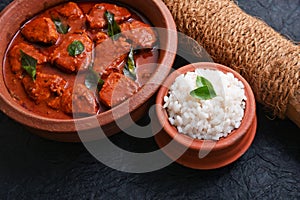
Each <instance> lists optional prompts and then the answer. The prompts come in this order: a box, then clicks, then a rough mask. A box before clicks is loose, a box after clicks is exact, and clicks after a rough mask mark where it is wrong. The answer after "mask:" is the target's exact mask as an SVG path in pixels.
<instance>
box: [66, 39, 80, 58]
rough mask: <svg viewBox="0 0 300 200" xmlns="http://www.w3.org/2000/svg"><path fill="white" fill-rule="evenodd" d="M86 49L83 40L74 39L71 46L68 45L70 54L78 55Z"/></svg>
mask: <svg viewBox="0 0 300 200" xmlns="http://www.w3.org/2000/svg"><path fill="white" fill-rule="evenodd" d="M83 51H84V46H83V44H82V42H81V41H79V40H74V41H73V42H72V43H71V44H70V45H69V46H68V52H69V55H70V56H73V57H75V56H77V55H79V54H81V53H82V52H83Z"/></svg>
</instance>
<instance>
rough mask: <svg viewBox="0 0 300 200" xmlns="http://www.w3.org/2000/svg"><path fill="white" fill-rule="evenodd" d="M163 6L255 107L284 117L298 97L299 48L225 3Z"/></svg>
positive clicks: (202, 0) (192, 0)
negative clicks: (242, 82) (242, 86)
mask: <svg viewBox="0 0 300 200" xmlns="http://www.w3.org/2000/svg"><path fill="white" fill-rule="evenodd" d="M163 1H164V2H165V4H166V5H167V7H168V8H169V10H170V11H171V13H172V15H173V17H174V19H175V22H176V24H177V28H178V31H180V32H183V33H185V34H186V35H188V36H190V37H192V38H194V39H195V40H196V41H197V42H199V43H200V44H201V45H202V46H203V47H204V48H205V49H206V50H207V52H208V53H209V54H210V55H211V56H212V58H213V59H214V61H215V62H218V63H221V64H224V65H226V66H229V67H231V68H233V69H234V70H236V71H237V72H239V73H240V74H241V75H242V76H243V77H244V78H245V79H246V80H247V81H248V82H249V84H250V85H251V87H252V89H253V91H254V94H255V97H256V100H257V101H258V102H260V103H262V104H264V105H265V106H266V107H267V108H270V109H271V110H272V111H273V113H274V115H277V116H279V117H280V118H284V117H285V113H286V109H287V104H288V102H289V98H290V97H295V96H297V93H298V92H299V91H300V90H299V89H300V82H299V78H300V47H299V46H297V45H295V44H293V43H292V42H291V41H289V40H287V39H286V38H284V37H283V36H281V35H280V34H279V33H277V32H276V31H274V30H273V29H272V28H271V27H269V26H268V25H267V24H265V23H264V22H262V21H261V20H258V19H256V18H254V17H252V16H249V15H248V14H246V13H244V12H243V11H242V10H241V9H240V8H239V7H238V6H237V5H236V4H235V3H234V2H233V1H230V0H163ZM299 96H300V95H299Z"/></svg>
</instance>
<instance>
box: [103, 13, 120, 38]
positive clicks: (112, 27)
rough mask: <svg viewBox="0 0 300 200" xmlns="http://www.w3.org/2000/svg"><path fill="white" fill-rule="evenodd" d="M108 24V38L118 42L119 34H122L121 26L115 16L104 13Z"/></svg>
mask: <svg viewBox="0 0 300 200" xmlns="http://www.w3.org/2000/svg"><path fill="white" fill-rule="evenodd" d="M104 15H105V17H106V20H107V23H108V25H107V26H108V27H107V28H108V30H107V32H108V36H109V37H112V39H113V40H116V39H118V38H119V33H121V28H120V26H119V25H118V24H117V22H116V21H115V15H114V14H112V13H110V12H108V11H105V13H104Z"/></svg>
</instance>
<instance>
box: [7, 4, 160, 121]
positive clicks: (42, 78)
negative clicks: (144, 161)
mask: <svg viewBox="0 0 300 200" xmlns="http://www.w3.org/2000/svg"><path fill="white" fill-rule="evenodd" d="M157 45H158V39H157V36H156V33H155V31H154V30H153V29H152V28H151V25H150V24H149V22H148V21H147V20H146V19H145V18H144V17H143V16H141V15H140V14H139V13H137V12H136V11H133V10H131V9H129V8H126V7H123V6H119V5H118V6H117V5H114V4H109V3H98V4H96V3H91V2H80V3H73V2H69V3H64V4H61V5H58V6H55V7H53V8H50V9H48V10H46V11H44V12H42V13H40V14H39V15H37V16H35V17H34V18H32V19H31V20H29V21H27V22H26V23H25V25H23V26H22V27H20V30H19V31H18V33H17V34H16V35H15V37H14V39H13V40H12V41H11V43H10V46H9V48H8V50H7V52H6V60H5V67H4V74H5V83H6V86H7V88H8V90H9V92H10V94H11V95H12V97H13V98H14V99H15V101H17V102H18V103H19V104H20V105H22V106H23V107H25V108H26V109H28V110H30V111H32V112H35V113H37V114H39V115H41V116H45V117H50V118H58V119H70V118H72V117H73V114H74V112H75V113H76V116H88V115H94V114H97V113H100V112H103V111H105V110H108V109H110V108H111V107H113V106H115V105H118V104H120V103H121V102H122V101H124V100H125V99H127V98H129V97H130V96H132V95H133V94H134V93H136V92H137V91H138V90H139V88H141V87H142V86H143V85H144V84H145V83H146V82H147V81H148V80H149V78H150V76H151V74H152V72H153V71H154V70H155V67H156V65H155V63H156V61H157V59H158V56H159V50H158V48H157Z"/></svg>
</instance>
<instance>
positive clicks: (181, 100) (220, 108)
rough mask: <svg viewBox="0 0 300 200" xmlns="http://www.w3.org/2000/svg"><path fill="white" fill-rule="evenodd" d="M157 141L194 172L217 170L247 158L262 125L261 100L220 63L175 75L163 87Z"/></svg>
mask: <svg viewBox="0 0 300 200" xmlns="http://www.w3.org/2000/svg"><path fill="white" fill-rule="evenodd" d="M156 105H157V106H156V113H157V118H158V121H159V123H160V125H161V126H162V130H161V131H160V132H159V133H157V134H156V135H155V140H156V142H157V144H158V146H159V147H160V148H161V149H162V151H163V152H164V153H165V154H166V155H167V156H169V157H170V158H171V159H173V160H174V161H176V162H177V163H179V164H182V165H184V166H187V167H190V168H194V169H215V168H220V167H223V166H225V165H228V164H230V163H232V162H234V161H235V160H237V159H238V158H239V157H241V156H242V155H243V154H244V153H245V152H246V150H247V149H248V148H249V147H250V145H251V143H252V141H253V139H254V136H255V133H256V127H257V120H256V105H255V98H254V95H253V92H252V89H251V87H250V86H249V84H248V83H247V81H246V80H245V79H244V78H243V77H242V76H241V75H240V74H238V73H237V72H235V71H234V70H232V69H230V68H228V67H226V66H224V65H221V64H217V63H208V62H199V63H193V64H189V65H186V66H184V67H181V68H179V69H178V70H176V71H174V72H173V73H172V74H171V75H170V76H169V77H168V78H167V79H166V80H165V82H164V84H163V85H162V86H161V88H160V89H159V92H158V94H157V98H156Z"/></svg>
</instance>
